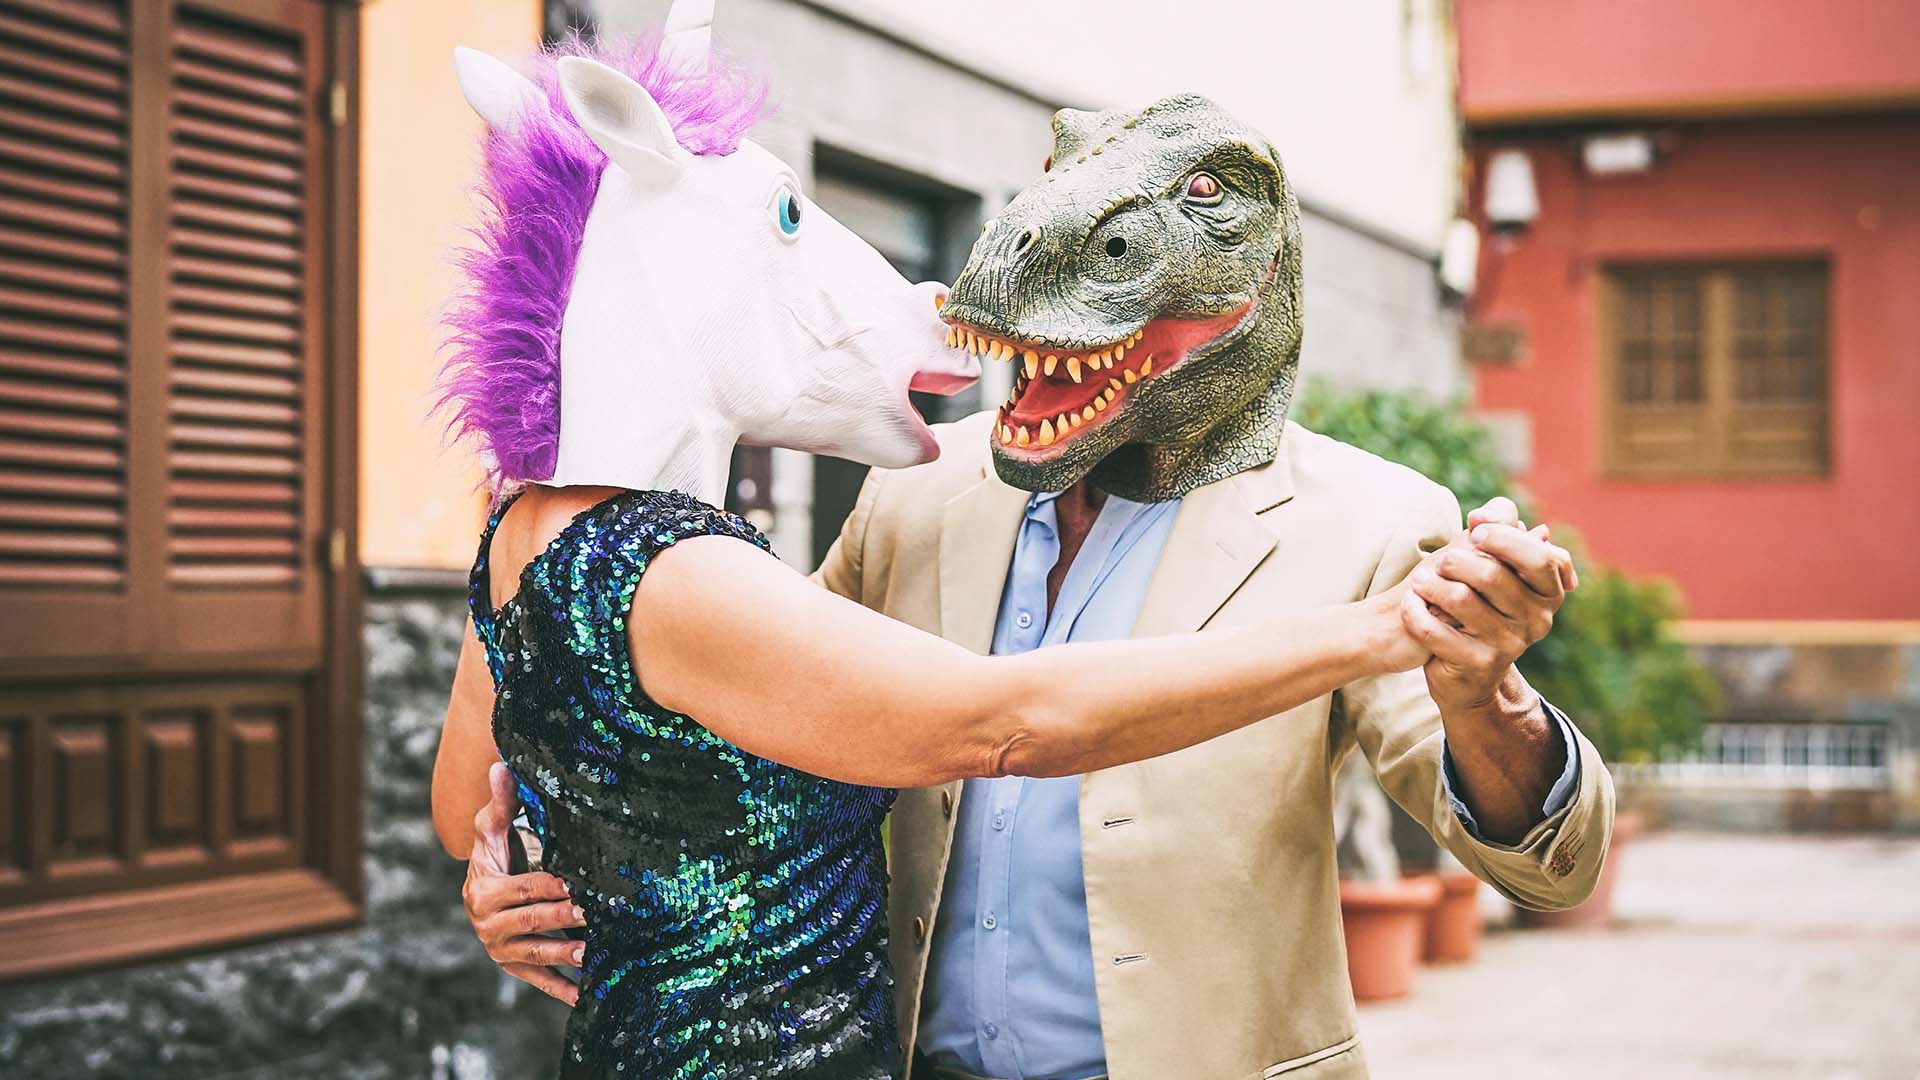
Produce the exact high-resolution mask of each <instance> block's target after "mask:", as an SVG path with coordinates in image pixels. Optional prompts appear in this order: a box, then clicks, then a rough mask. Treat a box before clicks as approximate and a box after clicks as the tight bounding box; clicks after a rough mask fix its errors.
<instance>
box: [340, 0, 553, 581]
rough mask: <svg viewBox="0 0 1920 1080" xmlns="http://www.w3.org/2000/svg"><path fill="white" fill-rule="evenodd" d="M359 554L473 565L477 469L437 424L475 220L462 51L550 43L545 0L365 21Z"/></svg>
mask: <svg viewBox="0 0 1920 1080" xmlns="http://www.w3.org/2000/svg"><path fill="white" fill-rule="evenodd" d="M361 19H362V22H361V75H360V78H361V85H360V90H361V99H360V100H361V139H362V143H361V159H360V160H361V185H360V213H361V219H360V221H361V224H360V230H361V231H360V244H361V247H360V251H361V256H360V320H361V324H360V455H361V456H360V547H361V560H362V562H364V563H365V564H366V565H368V566H382V567H451V568H464V567H465V566H467V565H468V564H469V563H470V562H471V561H472V559H473V544H474V539H475V534H476V530H477V529H478V527H479V523H480V516H481V513H482V508H483V501H484V500H483V496H482V495H481V494H480V493H479V490H478V488H477V484H478V482H479V471H478V469H477V467H476V466H475V465H474V462H473V459H472V456H471V455H470V454H469V453H467V452H466V451H465V450H464V449H461V448H446V447H444V446H443V442H442V438H441V425H440V424H439V423H438V422H436V421H432V420H429V418H428V416H427V412H428V410H429V409H430V408H431V407H432V404H433V396H432V389H433V380H434V375H435V372H436V371H437V369H438V365H439V355H438V351H437V350H438V345H439V342H440V336H441V330H440V326H439V318H440V312H441V310H442V308H443V306H444V305H445V303H446V298H447V295H448V292H449V290H450V289H451V288H452V285H453V281H454V276H453V273H452V270H451V263H450V260H449V257H448V252H449V250H450V249H451V248H452V247H453V246H454V245H456V244H457V243H459V241H460V239H461V234H462V229H463V228H464V227H465V226H466V224H467V223H468V222H469V221H470V220H471V210H472V202H471V200H470V199H469V198H468V196H467V188H468V185H469V184H470V183H471V181H472V178H473V169H474V163H475V154H476V140H477V139H478V137H479V134H480V124H479V121H478V120H476V119H475V118H474V116H473V113H472V112H471V111H470V110H468V108H467V106H466V103H465V102H464V101H462V100H461V98H460V93H459V89H458V87H457V86H456V85H455V84H454V78H453V62H452V54H453V47H454V46H455V45H471V46H473V47H475V48H479V49H485V50H487V51H490V52H495V53H499V54H504V55H514V54H521V53H525V52H526V51H527V50H528V49H530V48H532V47H533V46H534V45H535V44H536V43H537V42H538V41H539V33H540V29H539V28H540V4H539V0H486V2H485V3H472V2H470V0H381V2H379V3H372V4H368V5H366V6H365V7H364V8H363V9H362V15H361Z"/></svg>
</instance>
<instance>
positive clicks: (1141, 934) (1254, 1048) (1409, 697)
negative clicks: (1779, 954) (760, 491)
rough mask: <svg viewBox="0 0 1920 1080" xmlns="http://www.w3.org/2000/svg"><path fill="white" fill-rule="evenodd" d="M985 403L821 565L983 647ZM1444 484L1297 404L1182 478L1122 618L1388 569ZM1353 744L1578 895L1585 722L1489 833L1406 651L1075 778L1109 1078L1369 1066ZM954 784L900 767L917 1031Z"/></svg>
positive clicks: (1244, 1078) (1316, 600)
mask: <svg viewBox="0 0 1920 1080" xmlns="http://www.w3.org/2000/svg"><path fill="white" fill-rule="evenodd" d="M988 422H989V416H988V415H987V414H985V413H982V414H980V415H977V416H973V417H970V418H968V419H966V420H963V421H960V422H959V423H956V424H951V425H945V426H943V427H942V429H940V431H939V435H940V441H941V445H942V447H943V453H942V456H941V457H940V459H939V460H938V461H935V462H932V463H930V464H927V465H922V466H918V467H916V468H912V469H905V470H901V471H896V472H882V471H878V470H876V471H875V472H874V473H873V474H872V476H871V477H870V478H869V479H868V480H867V483H866V486H865V487H864V488H863V489H862V490H861V493H860V497H859V500H858V502H857V503H856V505H855V507H854V510H853V513H852V515H851V516H850V517H849V518H848V519H847V523H846V527H845V529H844V530H843V532H842V533H841V535H840V538H839V540H838V541H837V542H836V543H835V545H834V547H833V550H832V551H831V552H830V553H829V554H828V555H827V559H826V562H825V563H824V564H823V565H822V567H821V569H820V571H819V574H818V577H819V579H820V580H821V581H822V582H823V583H824V584H826V585H827V586H828V587H829V588H831V589H833V590H834V591H835V592H838V593H840V594H842V595H844V596H847V597H850V598H852V599H854V600H858V601H859V602H860V603H862V604H865V605H866V606H867V607H870V608H874V609H875V610H878V611H882V612H885V613H886V614H888V615H891V616H893V617H894V618H897V619H901V620H903V621H905V622H908V623H911V624H913V625H915V626H918V627H920V628H922V629H924V630H928V631H931V632H933V633H937V634H941V635H943V636H945V637H947V638H949V639H951V640H953V641H956V642H959V643H960V644H962V645H965V646H967V647H968V648H971V649H974V650H976V651H979V652H982V653H984V652H986V651H987V650H988V648H989V646H990V643H991V640H992V635H993V625H994V619H995V615H996V613H997V611H998V607H999V601H1000V591H1001V587H1002V585H1003V584H1004V582H1005V579H1006V575H1007V565H1008V562H1009V561H1010V559H1011V557H1012V554H1013V546H1014V540H1015V537H1016V535H1017V533H1018V530H1019V527H1020V522H1021V519H1022V515H1023V513H1024V509H1025V506H1026V502H1027V498H1028V496H1027V493H1026V492H1024V491H1020V490H1017V489H1015V488H1012V487H1009V486H1008V485H1006V484H1004V483H1002V482H1001V481H1000V480H999V479H998V478H997V477H996V476H995V475H994V471H993V467H992V464H991V461H990V460H989V455H988V450H987V425H988ZM1460 527H1461V524H1460V509H1459V506H1458V504H1457V503H1456V501H1455V499H1454V497H1453V495H1452V494H1451V493H1450V492H1448V491H1447V490H1446V489H1444V488H1442V487H1440V486H1439V485H1437V484H1435V483H1433V482H1432V481H1429V480H1427V479H1426V478H1424V477H1422V476H1420V475H1419V474H1418V473H1415V472H1413V471H1412V470H1410V469H1406V468H1402V467H1401V466H1398V465H1394V464H1390V463H1388V462H1386V461H1383V460H1381V459H1380V458H1377V457H1374V456H1372V455H1371V454H1367V453H1365V452H1363V451H1360V450H1356V449H1354V448H1353V447H1350V446H1347V445H1345V444H1343V443H1338V442H1335V441H1333V440H1331V439H1328V438H1325V437H1323V436H1320V435H1315V434H1313V433H1312V432H1309V431H1307V430H1306V429H1304V428H1301V427H1300V426H1298V425H1296V424H1291V423H1290V424H1288V425H1287V431H1286V435H1285V437H1284V439H1283V440H1282V442H1281V447H1280V452H1279V454H1278V455H1277V456H1276V457H1275V458H1274V460H1273V462H1272V463H1271V464H1269V465H1266V466H1263V467H1261V468H1258V469H1253V470H1250V471H1248V472H1244V473H1241V474H1240V475H1238V476H1235V477H1232V478H1231V479H1228V480H1224V481H1221V482H1220V483H1217V484H1212V485H1209V486H1207V487H1204V488H1201V489H1199V490H1197V491H1195V492H1193V493H1192V494H1190V495H1188V496H1187V498H1186V500H1185V502H1184V503H1183V504H1182V506H1181V508H1180V511H1179V513H1178V515H1177V516H1176V518H1175V520H1174V524H1173V531H1172V534H1171V535H1170V536H1169V538H1168V540H1167V547H1166V551H1165V554H1164V555H1163V556H1162V558H1161V560H1160V566H1159V568H1158V570H1157V571H1156V573H1155V575H1154V577H1153V580H1152V583H1151V584H1150V586H1149V587H1148V591H1147V596H1146V600H1145V603H1144V606H1143V607H1142V609H1141V612H1140V617H1139V622H1138V624H1137V625H1136V626H1135V628H1134V634H1135V636H1136V637H1149V636H1153V635H1161V634H1173V633H1180V632H1183V631H1190V630H1196V629H1199V628H1200V627H1203V626H1227V625H1233V624H1236V623H1245V622H1249V621H1253V620H1258V619H1260V618H1261V617H1263V616H1267V615H1270V614H1272V613H1274V612H1277V611H1285V610H1289V609H1296V608H1305V607H1310V606H1315V605H1322V604H1335V603H1343V602H1347V601H1351V600H1354V599H1357V598H1359V597H1362V596H1365V595H1367V594H1370V593H1373V592H1376V591H1379V590H1381V589H1385V588H1389V587H1391V586H1392V585H1393V584H1394V583H1396V582H1398V581H1399V580H1400V579H1401V578H1402V577H1404V576H1405V575H1406V574H1407V573H1408V571H1409V570H1411V569H1412V567H1413V566H1414V564H1415V563H1417V562H1418V561H1419V557H1420V554H1421V552H1422V550H1423V549H1428V550H1430V549H1431V548H1432V547H1434V546H1436V545H1439V544H1443V543H1445V541H1446V540H1447V539H1448V538H1449V537H1451V536H1452V535H1454V534H1456V533H1457V532H1458V530H1459V529H1460ZM1356 745H1357V746H1358V747H1359V748H1360V750H1361V752H1362V753H1364V754H1365V755H1366V756H1367V760H1368V761H1369V762H1371V763H1372V765H1373V769H1374V772H1375V773H1376V774H1377V775H1378V776H1379V778H1380V781H1381V783H1382V785H1383V786H1384V787H1385V788H1386V790H1387V792H1388V793H1389V794H1390V795H1391V796H1392V797H1393V799H1394V801H1396V802H1398V803H1399V804H1400V805H1401V806H1402V807H1404V808H1405V809H1406V810H1407V812H1408V813H1410V814H1412V815H1413V816H1414V817H1415V818H1416V819H1418V820H1419V821H1420V822H1421V823H1422V824H1424V825H1425V826H1426V827H1427V829H1428V831H1430V832H1431V833H1432V834H1433V835H1434V838H1435V839H1436V840H1438V841H1439V842H1440V843H1441V844H1443V845H1444V846H1445V847H1446V848H1447V849H1448V850H1449V851H1451V852H1452V853H1453V854H1454V855H1455V856H1457V857H1458V858H1459V859H1460V861H1461V862H1462V863H1464V864H1465V865H1466V866H1467V868H1468V869H1470V870H1472V871H1473V872H1474V873H1475V874H1477V875H1479V876H1480V877H1481V878H1483V879H1484V880H1486V881H1487V882H1489V883H1491V884H1492V885H1493V887H1494V888H1496V889H1498V890H1499V891H1500V892H1501V893H1503V894H1505V895H1506V896H1507V897H1508V898H1509V899H1511V900H1513V901H1515V902H1517V903H1520V904H1523V905H1526V906H1528V907H1535V908H1559V907H1565V906H1568V905H1571V904H1573V903H1576V902H1578V901H1579V900H1580V899H1582V898H1583V897H1585V896H1586V895H1587V893H1588V891H1589V890H1590V889H1591V888H1592V887H1593V883H1594V880H1595V878H1596V876H1597V875H1598V874H1599V871H1600V862H1601V858H1602V855H1603V854H1604V853H1605V851H1606V849H1607V840H1608V836H1609V834H1610V832H1611V829H1612V823H1613V786H1612V782H1611V780H1610V779H1609V778H1608V776H1607V770H1606V766H1605V765H1604V764H1603V763H1602V762H1601V760H1600V756H1599V754H1598V753H1597V752H1596V751H1595V750H1594V748H1593V746H1592V745H1591V744H1590V743H1588V742H1587V740H1586V739H1585V738H1581V739H1580V740H1579V747H1578V752H1579V754H1580V784H1579V790H1578V792H1577V793H1576V794H1575V796H1574V797H1573V799H1572V801H1571V803H1570V804H1569V805H1568V806H1567V807H1565V808H1564V809H1563V810H1561V811H1560V812H1559V813H1557V814H1555V815H1554V816H1553V817H1552V818H1550V819H1548V820H1547V821H1544V822H1542V823H1541V824H1540V825H1539V826H1538V827H1536V828H1535V829H1534V830H1533V831H1532V832H1531V833H1530V834H1529V835H1528V836H1527V837H1526V838H1525V839H1524V840H1523V842H1521V843H1520V844H1518V845H1516V846H1514V847H1505V846H1501V845H1497V844H1486V843H1481V842H1479V841H1477V840H1475V839H1473V838H1472V837H1471V836H1469V835H1468V834H1467V833H1466V831H1465V830H1464V829H1462V828H1461V826H1460V824H1459V821H1458V819H1457V818H1456V817H1455V816H1454V814H1453V812H1452V811H1451V809H1450V808H1449V807H1448V805H1447V799H1446V795H1445V793H1444V790H1443V788H1442V786H1441V778H1440V748H1441V726H1440V715H1439V710H1438V708H1437V707H1436V706H1435V705H1434V703H1433V701H1432V699H1431V698H1429V697H1428V696H1427V691H1426V683H1425V680H1424V677H1423V676H1422V675H1421V673H1420V672H1418V671H1412V672H1407V673H1404V674H1399V675H1392V676H1385V677H1381V678H1375V679H1370V680H1367V681H1365V682H1361V683H1355V684H1353V685H1351V686H1348V687H1347V688H1345V689H1344V690H1341V691H1339V692H1338V693H1335V694H1333V695H1330V696H1328V697H1323V698H1320V699H1318V700H1316V701H1313V702H1311V703H1309V704H1306V705H1303V706H1301V707H1299V708H1297V709H1294V710H1293V711H1291V712H1288V713H1284V714H1281V715H1279V716H1275V717H1272V718H1270V719H1267V720H1264V721H1262V722H1260V723H1258V724H1255V725H1253V726H1252V727H1248V728H1245V729H1242V730H1240V731H1238V732H1235V733H1233V734H1230V735H1226V736H1223V737H1221V738H1218V739H1215V740H1214V741H1212V742H1210V743H1206V744H1204V745H1201V746H1196V747H1192V748H1190V749H1187V750H1183V751H1181V752H1179V753H1176V754H1170V755H1167V756H1165V757H1161V758H1156V759H1154V760H1151V761H1143V762H1139V763H1136V764H1133V765H1127V766H1123V767H1120V768H1115V769H1106V770H1102V771H1100V772H1096V773H1092V774H1090V775H1088V776H1086V777H1085V778H1084V779H1083V780H1082V781H1081V787H1080V836H1081V844H1082V849H1083V852H1084V856H1085V868H1086V888H1087V919H1088V922H1089V924H1090V926H1091V929H1092V938H1093V953H1094V956H1093V960H1094V972H1095V982H1096V985H1097V988H1098V994H1099V999H1100V1018H1101V1027H1102V1030H1103V1032H1104V1035H1105V1038H1106V1047H1107V1064H1108V1067H1109V1068H1110V1070H1111V1074H1112V1076H1113V1078H1114V1080H1189V1078H1191V1080H1214V1078H1223V1080H1261V1078H1266V1077H1273V1076H1278V1075H1281V1074H1283V1073H1284V1074H1286V1075H1287V1076H1288V1078H1289V1080H1296V1078H1298V1080H1307V1078H1313V1080H1327V1078H1332V1077H1360V1076H1365V1075H1366V1066H1365V1063H1364V1060H1363V1058H1362V1056H1361V1051H1360V1048H1359V1045H1358V1042H1357V1039H1356V1021H1355V1015H1354V1007H1353V998H1352V991H1351V989H1350V987H1349V985H1348V982H1347V972H1346V952H1345V946H1344V944H1343V940H1342V937H1341V929H1340V898H1339V886H1338V878H1337V875H1336V873H1335V869H1334V837H1333V817H1332V805H1333V776H1334V772H1335V770H1336V769H1337V768H1338V767H1339V764H1340V762H1341V761H1342V760H1343V759H1344V758H1345V757H1346V755H1347V753H1348V751H1350V750H1352V749H1353V748H1354V747H1355V746H1356ZM960 797H961V785H960V784H959V783H953V784H948V785H946V786H943V787H938V788H923V789H919V790H913V791H904V792H902V793H901V794H900V800H899V802H898V804H897V805H896V806H895V809H894V811H893V818H892V857H891V862H892V873H893V893H892V902H891V905H890V909H889V914H890V918H891V923H892V931H893V945H892V955H893V962H894V968H895V974H896V977H897V978H898V980H899V1007H900V1033H901V1040H902V1043H903V1046H904V1047H905V1048H906V1049H907V1050H908V1052H909V1054H910V1053H911V1050H912V1047H913V1041H914V1038H915V1034H916V1030H917V1028H918V1022H919V1009H920V993H921V987H922V985H923V983H924V981H925V977H926V968H927V942H928V941H929V940H930V935H931V933H932V929H933V921H934V917H935V914H936V913H937V912H938V910H939V906H940V890H941V886H942V884H943V881H944V879H945V875H946V869H947V858H948V855H949V852H950V851H951V848H952V843H953V826H954V815H955V809H956V807H957V805H958V802H959V799H960Z"/></svg>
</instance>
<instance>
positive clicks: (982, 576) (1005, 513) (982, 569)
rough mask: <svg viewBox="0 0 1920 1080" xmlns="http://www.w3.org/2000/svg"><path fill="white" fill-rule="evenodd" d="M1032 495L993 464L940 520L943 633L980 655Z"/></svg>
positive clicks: (987, 645) (986, 648)
mask: <svg viewBox="0 0 1920 1080" xmlns="http://www.w3.org/2000/svg"><path fill="white" fill-rule="evenodd" d="M1029 498H1031V496H1030V495H1029V493H1027V492H1025V491H1021V490H1020V489H1019V488H1016V487H1013V486H1011V485H1009V484H1006V483H1003V482H1002V481H1001V480H1000V478H999V477H998V476H997V475H995V474H994V472H993V470H992V469H991V468H988V469H986V470H985V472H984V475H983V476H982V477H981V478H980V481H979V483H977V484H974V485H973V486H972V487H970V488H968V489H966V490H965V491H962V492H961V493H960V494H958V495H955V496H954V497H953V498H952V499H951V500H949V501H948V503H947V506H946V514H945V517H944V518H942V520H941V523H940V636H941V637H944V638H946V639H947V640H948V641H953V642H958V643H959V644H961V645H964V646H966V647H967V648H969V649H972V650H973V651H974V652H977V653H983V654H984V653H986V652H988V651H989V650H991V649H992V648H993V622H994V618H995V616H996V615H997V614H998V613H999V610H1000V593H1001V592H1002V590H1004V589H1005V588H1006V584H1007V567H1008V564H1009V563H1011V562H1012V561H1013V546H1014V542H1015V541H1016V540H1018V539H1019V537H1020V522H1021V520H1022V519H1023V518H1024V517H1025V514H1026V507H1027V500H1028V499H1029Z"/></svg>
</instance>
